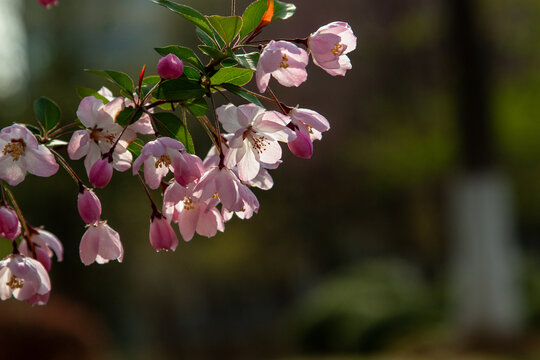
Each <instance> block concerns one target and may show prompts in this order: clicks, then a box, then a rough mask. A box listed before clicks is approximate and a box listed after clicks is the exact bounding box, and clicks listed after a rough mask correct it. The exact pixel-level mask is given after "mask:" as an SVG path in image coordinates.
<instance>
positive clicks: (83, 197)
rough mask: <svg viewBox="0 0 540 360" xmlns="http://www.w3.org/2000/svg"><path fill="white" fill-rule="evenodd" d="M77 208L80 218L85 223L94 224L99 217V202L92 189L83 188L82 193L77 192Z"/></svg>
mask: <svg viewBox="0 0 540 360" xmlns="http://www.w3.org/2000/svg"><path fill="white" fill-rule="evenodd" d="M77 208H78V209H79V214H80V215H81V218H82V219H83V220H84V222H85V223H87V224H94V223H96V222H98V221H99V218H100V217H101V202H100V201H99V198H98V197H97V195H96V194H94V192H93V191H92V190H88V189H86V188H85V189H84V191H83V192H82V193H79V197H78V199H77Z"/></svg>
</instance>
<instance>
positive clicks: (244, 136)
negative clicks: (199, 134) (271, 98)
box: [216, 104, 295, 181]
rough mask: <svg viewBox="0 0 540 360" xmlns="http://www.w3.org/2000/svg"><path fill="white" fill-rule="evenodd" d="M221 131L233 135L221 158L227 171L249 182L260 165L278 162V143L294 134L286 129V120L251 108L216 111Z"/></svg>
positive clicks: (250, 106)
mask: <svg viewBox="0 0 540 360" xmlns="http://www.w3.org/2000/svg"><path fill="white" fill-rule="evenodd" d="M216 112H217V115H218V119H219V121H220V122H221V123H222V124H223V128H224V129H225V130H226V131H228V132H231V133H234V135H232V136H231V137H230V138H229V140H228V143H229V151H228V153H227V156H226V158H225V165H226V166H227V167H228V168H233V167H234V166H235V165H237V166H238V177H239V178H240V179H241V180H242V181H249V180H251V179H253V178H254V177H256V176H257V174H258V173H259V169H260V167H261V163H264V164H274V163H276V162H278V161H280V159H281V146H280V145H279V143H278V141H291V140H292V139H293V138H294V136H295V135H294V132H293V131H292V130H291V129H289V128H288V127H287V123H289V121H290V119H289V118H288V117H287V116H285V115H282V114H280V113H278V112H275V111H265V110H264V109H263V108H261V107H259V106H257V105H254V104H249V105H240V106H239V107H236V106H234V105H233V104H228V105H224V106H220V107H219V108H218V109H217V111H216Z"/></svg>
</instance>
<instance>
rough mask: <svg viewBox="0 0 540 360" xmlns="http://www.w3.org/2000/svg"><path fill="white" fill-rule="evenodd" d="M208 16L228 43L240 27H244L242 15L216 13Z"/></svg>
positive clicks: (211, 23) (228, 43)
mask: <svg viewBox="0 0 540 360" xmlns="http://www.w3.org/2000/svg"><path fill="white" fill-rule="evenodd" d="M206 18H207V19H208V21H209V22H210V25H212V27H213V28H214V29H215V30H216V32H217V33H218V35H219V36H220V37H221V38H222V39H223V41H225V44H227V45H230V44H231V42H232V41H233V40H234V38H235V37H236V35H238V33H239V32H240V29H242V18H241V17H240V16H219V15H214V16H207V17H206Z"/></svg>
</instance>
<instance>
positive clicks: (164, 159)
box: [156, 154, 172, 169]
mask: <svg viewBox="0 0 540 360" xmlns="http://www.w3.org/2000/svg"><path fill="white" fill-rule="evenodd" d="M171 163H172V162H171V158H170V157H169V155H167V154H163V155H161V156H160V157H159V159H157V160H156V169H157V168H161V167H165V168H166V167H169V166H170V165H171Z"/></svg>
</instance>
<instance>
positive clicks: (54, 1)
mask: <svg viewBox="0 0 540 360" xmlns="http://www.w3.org/2000/svg"><path fill="white" fill-rule="evenodd" d="M38 2H39V3H40V4H41V5H43V6H45V7H46V8H48V9H50V8H51V7H52V6H53V5H56V6H58V0H38Z"/></svg>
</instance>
